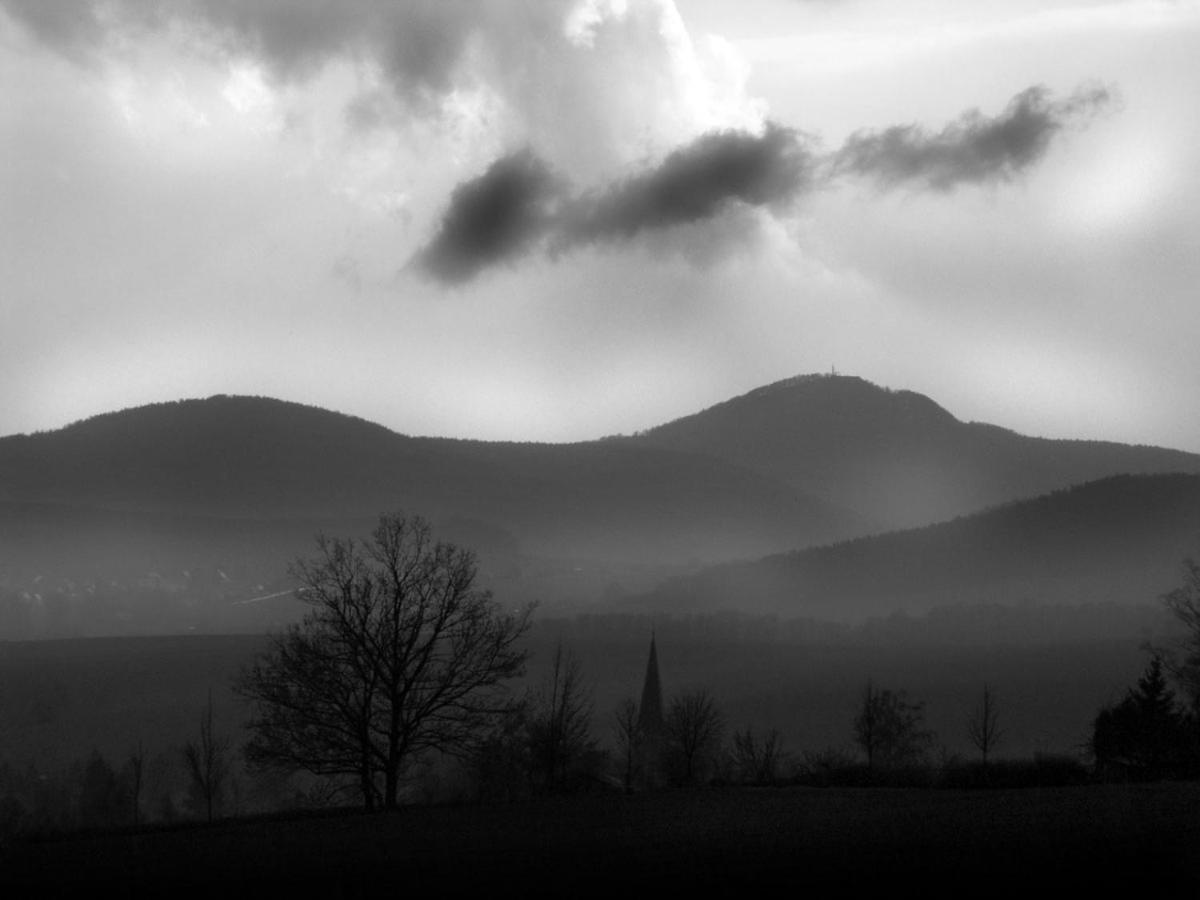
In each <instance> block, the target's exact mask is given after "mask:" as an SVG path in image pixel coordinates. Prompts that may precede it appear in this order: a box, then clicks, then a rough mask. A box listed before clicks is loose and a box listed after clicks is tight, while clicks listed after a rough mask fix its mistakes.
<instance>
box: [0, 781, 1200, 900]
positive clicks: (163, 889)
mask: <svg viewBox="0 0 1200 900" xmlns="http://www.w3.org/2000/svg"><path fill="white" fill-rule="evenodd" d="M0 854H2V855H0V890H2V891H3V895H5V896H10V897H18V896H38V897H46V896H56V895H63V896H67V895H69V896H75V895H81V894H83V893H85V892H86V893H88V894H94V893H96V892H104V891H106V890H108V891H117V892H119V894H121V895H129V896H157V895H166V894H171V895H175V896H178V895H210V896H211V895H216V894H218V893H229V892H233V893H234V895H237V896H247V895H250V894H251V893H255V892H260V891H263V892H268V893H269V894H270V895H276V894H278V893H280V892H283V891H293V890H294V891H296V892H297V893H302V894H303V895H304V896H325V897H369V896H378V895H379V893H380V892H381V891H384V890H398V889H403V890H405V892H406V894H407V895H409V896H418V897H425V896H439V895H448V894H460V893H465V892H487V893H489V894H496V893H500V894H507V893H514V894H522V895H530V894H532V895H548V894H553V895H556V896H600V895H604V896H611V895H613V894H614V893H616V892H625V893H627V892H630V891H633V892H636V893H639V894H640V893H642V892H644V891H647V890H656V891H668V892H670V894H671V895H672V896H678V895H679V892H680V891H692V892H696V893H699V892H700V890H701V889H703V890H704V893H705V894H706V895H714V894H715V895H717V896H746V895H752V894H755V893H760V892H764V891H768V890H769V891H780V890H789V891H793V890H806V891H817V894H816V896H821V897H827V896H843V895H851V894H854V893H855V892H858V891H862V890H864V889H880V888H882V889H883V890H885V891H886V893H887V895H888V896H924V897H928V896H945V895H950V894H953V895H955V896H962V897H979V896H1001V895H1012V894H1014V893H1016V892H1020V893H1021V894H1024V895H1033V896H1038V895H1043V894H1045V893H1046V892H1048V891H1057V890H1069V891H1070V896H1081V895H1084V894H1085V893H1086V892H1090V891H1093V890H1096V891H1098V890H1100V889H1101V888H1103V889H1104V893H1105V894H1106V895H1112V894H1113V892H1118V895H1119V893H1120V892H1125V891H1128V892H1129V896H1136V897H1139V898H1143V897H1159V896H1196V891H1197V889H1200V785H1196V784H1154V785H1140V786H1131V785H1102V786H1089V787H1080V788H1057V789H1043V790H1028V789H1027V790H1016V791H980V792H965V791H921V790H885V789H859V790H852V789H804V788H771V789H747V788H737V789H735V788H729V789H709V790H698V791H690V792H686V791H680V792H668V793H662V794H646V795H636V796H631V797H626V796H589V797H576V798H564V799H558V800H543V801H531V802H527V803H520V804H514V805H505V806H480V807H472V806H457V807H456V806H433V807H408V808H403V809H401V810H399V811H397V812H395V813H391V814H370V815H367V814H361V813H352V812H343V813H337V814H329V813H326V814H322V815H310V816H306V817H293V818H273V819H259V820H243V821H230V822H223V823H217V824H214V825H211V826H188V827H176V828H174V829H170V830H166V829H159V830H144V831H141V832H121V833H107V834H92V835H75V836H71V837H65V838H59V839H42V840H23V841H13V842H11V843H10V844H9V845H8V846H6V847H4V848H3V850H0Z"/></svg>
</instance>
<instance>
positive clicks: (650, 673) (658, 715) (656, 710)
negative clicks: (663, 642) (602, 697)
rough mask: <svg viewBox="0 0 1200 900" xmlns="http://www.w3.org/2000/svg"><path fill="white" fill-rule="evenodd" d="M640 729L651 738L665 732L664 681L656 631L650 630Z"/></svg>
mask: <svg viewBox="0 0 1200 900" xmlns="http://www.w3.org/2000/svg"><path fill="white" fill-rule="evenodd" d="M638 730H639V731H640V732H641V733H642V735H643V737H644V738H649V739H651V740H653V739H655V738H657V737H659V736H660V735H661V734H662V732H663V703H662V682H660V681H659V678H658V650H657V648H656V647H655V645H654V632H653V631H651V632H650V658H649V660H647V661H646V680H645V682H643V684H642V704H641V706H639V707H638Z"/></svg>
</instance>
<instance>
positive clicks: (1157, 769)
mask: <svg viewBox="0 0 1200 900" xmlns="http://www.w3.org/2000/svg"><path fill="white" fill-rule="evenodd" d="M317 550H318V552H317V555H316V556H315V557H313V558H312V559H307V560H301V561H298V562H297V563H296V564H295V567H294V573H295V575H296V577H297V579H298V581H299V583H300V584H301V587H300V589H299V591H298V595H299V596H300V598H301V599H302V600H303V601H304V602H305V603H306V604H307V606H308V613H307V614H306V616H305V617H304V619H303V620H302V621H301V622H299V623H297V624H294V625H292V626H290V627H288V628H286V629H285V630H283V631H281V632H279V633H277V634H275V635H274V636H273V637H272V639H271V641H270V643H269V645H268V646H267V648H266V649H265V650H263V651H262V652H261V653H260V654H259V655H258V656H257V657H256V659H255V660H254V661H253V662H252V663H251V664H250V665H248V666H247V667H245V668H244V669H243V670H242V671H241V673H240V674H239V675H238V677H237V679H236V682H235V690H236V692H237V693H238V694H239V695H240V696H241V697H242V698H243V699H244V700H245V701H246V702H247V703H248V704H249V708H250V709H251V710H252V713H251V716H250V719H249V721H248V723H247V729H248V732H249V740H248V742H247V743H246V745H245V746H244V748H243V756H244V759H245V761H246V762H247V763H248V764H249V767H250V771H251V772H253V773H255V774H256V776H257V777H260V778H263V779H264V780H266V781H268V782H271V781H272V780H274V783H276V784H283V783H286V782H287V779H289V778H291V777H293V776H299V777H301V778H303V779H306V780H305V781H304V784H305V785H306V789H305V792H304V796H305V797H306V798H308V800H309V801H310V802H314V801H322V802H327V803H344V802H346V801H347V800H349V799H354V800H356V801H357V802H358V803H359V804H360V805H361V806H362V807H364V808H365V809H375V808H391V807H395V806H397V805H399V803H401V802H402V801H404V800H405V799H406V798H407V797H410V796H411V793H410V792H411V788H412V786H413V785H414V784H419V783H420V781H421V780H422V779H423V778H425V777H426V776H428V774H429V772H430V768H429V766H430V760H433V761H435V762H436V763H437V764H439V765H440V766H441V770H442V771H443V772H449V771H454V772H457V773H458V777H459V778H460V779H464V781H463V784H464V787H463V788H462V790H464V791H467V792H469V793H470V794H471V795H472V796H473V797H475V798H476V799H482V800H487V799H512V798H514V797H518V796H527V795H533V794H545V793H565V792H571V791H579V790H624V791H633V790H638V789H647V788H656V787H665V786H685V785H697V784H701V783H708V782H713V781H722V782H738V783H747V784H774V783H779V782H780V781H784V780H787V781H805V782H806V783H814V784H816V783H882V782H886V781H887V780H888V779H894V778H895V777H896V773H904V772H910V773H911V772H914V771H917V772H923V773H925V774H924V775H923V776H922V777H924V778H925V779H926V783H927V782H928V773H929V771H930V768H931V757H932V753H933V750H934V744H935V735H934V734H933V733H932V732H931V731H930V730H929V729H927V728H926V727H925V724H924V707H923V704H922V703H920V702H919V701H916V700H913V699H911V698H909V697H908V695H907V694H906V693H905V692H904V691H902V690H895V689H893V688H891V687H886V686H880V685H877V684H876V683H875V682H874V681H873V680H868V681H867V683H866V685H865V688H864V690H863V692H862V695H861V698H860V702H859V704H858V707H857V709H856V710H855V711H854V715H853V719H852V721H851V723H850V729H849V731H850V738H851V740H852V742H853V746H854V747H855V751H856V753H853V754H852V753H850V752H848V751H844V750H838V749H831V750H825V751H820V752H815V753H814V752H810V753H807V754H803V755H801V756H794V755H792V754H789V753H788V752H786V750H785V748H784V747H783V742H782V739H781V736H780V734H779V732H778V731H775V730H766V731H759V730H755V729H753V728H751V727H745V728H742V729H740V730H733V731H732V732H731V731H730V729H729V723H728V720H727V717H726V715H725V714H724V712H723V711H722V710H721V709H720V707H719V705H718V704H717V702H716V700H715V698H714V696H713V694H712V693H711V691H709V690H708V689H704V688H701V689H693V690H688V691H683V692H681V693H678V694H676V695H674V696H672V697H670V698H669V700H668V701H667V702H665V703H661V701H660V700H659V699H658V698H650V699H649V700H648V699H647V698H643V702H642V703H641V704H638V703H637V702H636V701H635V700H634V698H632V697H630V698H626V699H625V700H623V701H621V702H620V703H619V704H618V705H617V707H616V708H615V709H614V710H612V711H611V712H610V713H609V714H608V716H607V725H608V730H609V733H610V741H609V742H608V744H607V746H604V747H602V746H601V742H600V740H599V739H598V738H597V736H596V723H595V709H594V702H593V699H592V690H591V688H590V686H589V685H588V684H587V682H586V677H585V674H584V672H583V671H582V668H581V665H580V663H579V661H578V659H577V658H576V657H575V656H574V654H573V653H572V651H571V650H570V648H569V646H567V645H565V644H564V643H563V642H562V641H560V642H559V643H558V645H557V647H556V650H555V653H554V656H553V659H552V660H551V664H550V667H549V671H548V673H547V675H546V677H545V678H544V680H543V681H542V683H540V684H539V685H537V686H536V687H535V688H533V689H531V690H528V691H526V693H525V694H524V695H522V696H518V695H516V694H515V692H514V691H513V690H512V689H511V686H510V682H511V680H512V679H514V678H515V677H517V676H519V675H522V674H523V673H524V671H525V666H526V663H527V660H528V651H527V650H525V649H523V647H522V638H523V637H524V636H525V635H526V633H527V632H528V630H529V628H530V624H531V616H532V612H533V610H532V607H530V606H526V607H522V608H518V609H505V608H502V607H501V606H500V605H499V604H498V603H497V602H496V601H495V600H494V599H493V597H492V595H491V594H490V592H488V591H486V590H482V589H481V588H479V587H478V586H477V584H476V580H477V565H476V561H475V557H474V554H473V553H471V552H470V551H469V550H466V549H464V548H461V547H458V546H455V545H453V544H448V543H445V542H442V541H438V540H436V539H435V538H434V536H433V533H432V530H431V529H430V526H429V525H428V523H426V522H425V521H424V520H423V519H421V518H419V517H406V516H403V515H400V514H396V515H385V516H382V517H381V518H380V520H379V524H378V526H377V527H376V528H375V530H374V532H373V533H372V535H371V536H370V538H369V539H367V540H364V541H356V540H350V539H337V538H334V539H330V538H324V537H322V538H320V539H319V540H318V542H317ZM1184 575H1185V577H1184V582H1183V584H1182V586H1181V587H1179V588H1177V589H1176V590H1174V591H1172V592H1171V593H1170V594H1168V595H1166V597H1165V598H1164V599H1165V603H1166V606H1167V608H1168V609H1169V610H1170V611H1171V613H1172V614H1173V615H1174V616H1175V617H1176V618H1177V619H1178V621H1179V622H1180V623H1181V624H1183V625H1184V626H1185V628H1184V637H1183V638H1182V639H1181V640H1180V641H1179V643H1178V644H1177V645H1175V646H1170V647H1159V648H1155V649H1154V651H1153V654H1152V658H1151V661H1150V663H1149V665H1148V666H1147V668H1146V671H1145V673H1144V674H1143V675H1142V677H1141V678H1140V679H1139V681H1138V683H1137V685H1136V686H1135V687H1133V688H1131V689H1130V690H1129V692H1128V694H1127V695H1126V696H1125V697H1124V698H1123V699H1122V700H1121V701H1120V702H1118V703H1115V704H1112V705H1110V706H1107V707H1104V708H1102V709H1101V710H1100V711H1099V712H1098V713H1097V715H1096V718H1095V720H1094V723H1093V728H1092V735H1091V738H1090V741H1089V750H1090V752H1091V755H1092V757H1093V758H1094V760H1095V763H1096V771H1097V772H1099V773H1100V774H1102V775H1103V776H1105V777H1122V778H1161V777H1194V776H1196V775H1197V774H1200V565H1197V564H1196V563H1195V562H1192V561H1191V560H1188V561H1187V562H1186V563H1185V569H1184ZM1172 682H1174V684H1175V685H1176V686H1177V687H1178V689H1179V691H1180V693H1181V695H1182V699H1179V698H1177V695H1176V693H1175V690H1174V689H1173V688H1172V687H1171V683H1172ZM651 700H652V701H653V702H650V701H651ZM963 728H964V732H965V734H966V736H967V737H968V738H969V740H970V742H971V744H972V746H973V747H974V748H975V749H976V751H977V752H978V754H979V759H978V761H977V763H975V764H973V765H974V769H973V770H972V772H973V775H972V778H974V781H971V779H970V778H968V779H966V780H964V779H963V778H962V777H960V778H959V781H958V782H956V783H968V782H970V783H978V782H982V783H988V781H989V779H990V780H991V781H992V782H994V783H1001V782H1003V781H1004V779H1005V777H1011V776H1013V773H1014V770H1013V767H1012V765H1011V763H1009V764H1007V767H1006V764H1005V762H1004V761H1000V760H998V759H997V756H996V754H997V750H998V748H1000V747H1001V746H1002V742H1003V739H1004V727H1003V707H1002V706H1001V704H1000V699H999V696H998V694H997V692H996V691H995V690H994V688H993V687H992V686H991V685H987V684H985V685H983V686H982V689H981V691H980V694H979V697H978V702H977V704H976V706H975V707H974V708H973V709H972V710H971V711H970V713H969V715H968V716H967V717H966V719H965V720H964V723H963ZM178 760H179V762H180V763H181V765H182V768H183V771H184V772H185V774H186V783H187V807H188V811H189V813H190V815H191V816H192V817H195V818H201V819H208V820H212V819H213V818H215V817H217V816H219V815H221V814H222V813H223V812H225V811H226V810H228V809H229V806H228V804H227V800H228V795H229V794H230V793H231V792H233V791H235V789H236V781H237V778H236V773H235V769H236V766H235V754H234V751H233V747H232V743H231V741H230V739H229V738H228V737H227V736H225V735H222V734H221V733H220V732H219V730H218V729H217V727H216V726H215V723H214V715H213V706H212V700H211V695H210V697H209V700H208V703H207V705H206V706H205V708H204V710H203V711H202V713H201V715H200V717H199V722H198V728H197V731H196V733H195V734H194V735H193V737H192V738H191V739H189V740H188V741H187V742H186V743H184V744H183V745H182V746H181V747H180V748H179V755H178ZM943 762H944V765H943V769H945V770H946V771H947V772H954V771H956V770H955V765H956V764H957V766H958V768H957V771H958V773H959V775H960V776H961V775H962V772H963V771H964V766H963V765H962V764H961V762H959V763H955V762H954V761H945V760H944V761H943ZM1047 771H1048V769H1047V767H1046V766H1045V765H1042V766H1041V769H1039V771H1038V773H1035V774H1036V775H1037V777H1039V778H1041V777H1051V776H1050V775H1048V774H1047ZM1063 771H1066V770H1065V769H1064V770H1063ZM1006 773H1007V774H1006ZM1068 774H1069V775H1070V777H1075V776H1076V775H1078V771H1077V770H1075V769H1072V770H1071V771H1070V773H1068ZM0 775H4V776H5V778H6V779H7V781H8V782H9V783H10V786H11V784H12V783H15V782H16V781H18V780H19V779H18V778H17V777H16V776H15V775H14V774H13V773H12V772H5V771H0ZM148 775H149V770H148V768H147V759H146V754H145V753H144V751H143V749H142V747H141V745H140V744H139V745H138V746H137V748H136V749H135V750H134V751H132V752H131V753H130V755H129V758H128V759H127V760H126V761H125V763H124V765H123V766H122V767H120V768H119V769H117V768H114V767H113V766H111V765H110V764H109V763H108V762H107V761H106V760H104V759H103V758H102V757H101V756H100V755H99V754H97V753H93V754H92V756H91V757H89V759H88V760H87V762H86V764H85V765H84V767H83V769H82V772H81V773H79V774H78V775H77V776H76V778H75V779H74V781H73V785H74V788H73V789H74V790H75V791H76V794H75V797H74V807H73V808H74V809H75V810H76V811H77V814H76V819H75V823H76V824H83V825H89V824H97V825H112V824H134V825H136V824H139V822H140V821H142V817H143V812H142V811H143V807H144V805H143V794H144V791H145V786H146V782H147V778H148ZM1021 777H1025V778H1026V779H1027V780H1028V778H1029V777H1032V776H1029V774H1028V773H1026V774H1025V775H1023V776H1021ZM1053 777H1060V778H1061V777H1066V776H1064V775H1063V772H1059V773H1058V775H1055V776H1053ZM4 787H5V785H4V784H0V788H4ZM284 793H286V792H284ZM16 796H17V794H16V793H15V792H14V791H12V790H9V789H5V792H4V794H3V796H2V797H0V813H3V815H0V820H3V821H0V825H3V824H4V821H7V820H15V819H18V818H19V817H20V813H21V810H20V809H17V808H16V807H15V806H14V804H16V806H20V803H19V801H18V800H15V799H14V797H16ZM290 796H291V798H292V802H295V800H296V796H297V795H296V794H295V793H294V792H293V793H292V794H291V795H290ZM9 828H10V830H11V821H10V822H9Z"/></svg>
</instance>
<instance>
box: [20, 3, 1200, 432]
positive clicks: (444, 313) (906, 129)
mask: <svg viewBox="0 0 1200 900" xmlns="http://www.w3.org/2000/svg"><path fill="white" fill-rule="evenodd" d="M0 86H2V89H0V159H2V165H0V315H2V320H0V322H2V327H0V434H10V433H15V432H23V431H32V430H41V429H49V428H56V427H59V426H61V425H63V424H66V423H67V422H70V421H72V420H76V419H79V418H84V417H86V416H90V415H94V414H96V413H100V412H105V411H109V410H113V409H120V408H123V407H128V406H134V405H140V404H143V403H148V402H156V401H163V400H172V399H181V398H185V397H202V396H208V395H211V394H215V393H231V394H259V395H267V396H274V397H279V398H282V399H287V400H295V401H300V402H304V403H311V404H316V405H319V406H323V407H327V408H330V409H335V410H339V411H342V412H348V413H352V414H355V415H359V416H363V417H365V418H368V419H371V420H373V421H377V422H380V423H382V424H384V425H387V426H388V427H390V428H393V429H396V430H398V431H401V432H405V433H409V434H429V435H449V436H457V437H477V438H489V439H524V440H528V439H536V440H555V441H557V440H575V439H584V438H590V437H598V436H601V435H605V434H611V433H628V432H632V431H634V430H637V429H641V428H645V427H648V426H651V425H654V424H658V423H660V422H662V421H666V420H668V419H671V418H674V417H677V416H680V415H684V414H687V413H690V412H694V411H696V410H698V409H700V408H702V407H705V406H708V405H710V404H712V403H714V402H717V401H720V400H723V399H726V398H728V397H730V396H733V395H735V394H739V393H742V392H744V391H747V390H750V389H752V388H754V387H757V386H759V385H762V384H766V383H768V382H771V381H775V380H778V379H781V378H786V377H789V376H792V375H797V374H801V373H807V372H814V371H829V370H830V369H831V368H833V367H836V369H837V371H839V372H841V373H845V374H856V375H861V376H863V377H865V378H867V379H869V380H871V381H874V382H876V383H878V384H881V385H885V386H888V387H893V388H908V389H912V390H916V391H920V392H922V393H925V394H928V395H929V396H931V397H932V398H934V399H935V400H937V401H938V402H939V403H941V404H942V405H943V406H945V407H946V408H947V409H949V410H950V411H951V412H952V413H954V414H955V415H956V416H958V417H959V418H961V419H966V420H977V421H988V422H993V423H996V424H999V425H1003V426H1006V427H1009V428H1013V429H1016V430H1019V431H1022V432H1026V433H1030V434H1037V435H1046V436H1052V437H1094V438H1107V439H1113V440H1120V441H1128V442H1136V443H1154V444H1162V445H1167V446H1174V447H1180V448H1184V449H1189V450H1193V451H1200V302H1198V301H1200V290H1198V287H1197V286H1198V285H1200V103H1198V102H1197V98H1198V97H1200V2H1191V0H1177V2H1166V0H1124V2H1087V0H1044V2H1033V0H987V2H983V0H810V2H805V0H739V2H736V3H734V2H725V0H676V2H674V3H672V2H669V0H627V2H621V0H598V2H576V0H569V2H568V0H563V2H556V0H540V2H535V3H528V4H519V3H515V2H486V0H479V2H466V0H461V2H455V0H415V2H398V3H388V2H383V0H337V2H335V0H328V2H319V0H112V2H95V3H83V2H71V0H0Z"/></svg>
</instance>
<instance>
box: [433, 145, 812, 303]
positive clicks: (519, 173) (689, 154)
mask: <svg viewBox="0 0 1200 900" xmlns="http://www.w3.org/2000/svg"><path fill="white" fill-rule="evenodd" d="M812 161H813V157H812V156H811V155H810V154H809V152H808V151H807V149H806V147H805V145H804V142H803V140H802V138H801V137H800V135H799V134H798V133H797V132H795V131H793V130H792V129H789V128H784V127H782V126H779V125H776V124H773V123H771V124H768V126H767V127H766V129H764V131H763V133H762V134H759V135H755V134H750V133H747V132H744V131H716V132H712V133H709V134H705V135H701V136H700V137H699V138H697V139H696V140H694V141H692V142H690V143H688V144H686V145H685V146H683V147H680V148H678V149H676V150H674V151H672V152H671V153H669V154H668V155H667V156H666V157H665V158H664V159H663V160H662V162H660V163H659V164H658V165H655V166H653V167H650V168H648V169H646V170H644V171H642V172H639V173H638V174H636V175H634V176H632V177H630V178H627V179H624V180H621V181H617V182H614V183H612V184H610V185H608V186H606V187H605V188H603V189H600V190H597V191H590V192H586V193H582V194H578V195H574V196H572V195H571V194H570V193H569V191H568V188H567V185H566V182H565V181H564V180H563V179H561V178H559V177H557V176H555V175H553V174H552V173H551V170H550V168H549V167H548V166H547V165H546V164H545V163H544V162H543V161H542V160H540V159H539V158H538V157H536V156H535V155H534V154H533V153H532V152H530V151H529V150H523V151H521V152H519V153H516V154H513V155H510V156H506V157H502V158H501V159H499V160H497V161H496V162H494V163H493V164H492V165H491V166H490V167H489V168H488V170H487V171H486V172H485V173H484V174H483V175H480V176H479V177H477V178H474V179H472V180H470V181H467V182H464V183H462V184H460V185H459V186H458V187H457V188H456V189H455V190H454V192H453V194H452V196H451V198H450V203H449V205H448V207H447V210H446V212H445V214H444V216H443V218H442V221H441V225H440V227H439V228H438V231H437V234H436V235H435V236H434V238H433V240H432V241H431V242H430V243H429V244H428V245H427V246H426V247H425V248H424V249H422V250H421V251H420V252H419V253H418V254H417V255H416V256H415V257H414V259H413V263H414V264H415V265H416V266H417V267H418V268H419V269H421V270H423V271H424V272H425V273H426V274H428V275H430V276H431V277H433V278H435V279H436V280H438V281H441V282H443V283H447V284H454V283H459V282H463V281H467V280H470V279H471V278H473V277H475V276H476V275H477V274H479V273H480V272H481V271H482V270H483V269H485V268H487V267H488V266H490V265H494V264H496V263H499V262H502V261H508V260H512V259H514V258H516V257H519V256H523V255H526V254H528V253H530V252H531V251H533V250H534V249H538V248H540V249H542V250H544V251H549V252H551V253H554V254H558V253H561V252H564V251H567V250H570V249H573V248H576V247H579V246H582V245H589V244H596V243H607V242H614V241H620V240H627V239H630V238H633V237H634V236H636V235H638V234H639V233H640V232H643V231H662V230H665V229H669V228H672V227H674V226H680V225H687V224H692V223H697V222H705V221H708V220H712V219H715V218H717V217H719V216H720V215H721V214H722V213H724V212H725V211H726V210H728V209H730V208H731V207H743V208H745V207H762V208H768V209H779V208H783V207H786V206H787V205H788V204H790V202H791V201H792V200H793V199H794V198H795V197H796V196H797V195H798V194H799V193H800V192H801V191H802V190H804V189H805V188H806V187H807V186H808V184H809V182H810V175H811V171H812Z"/></svg>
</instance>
